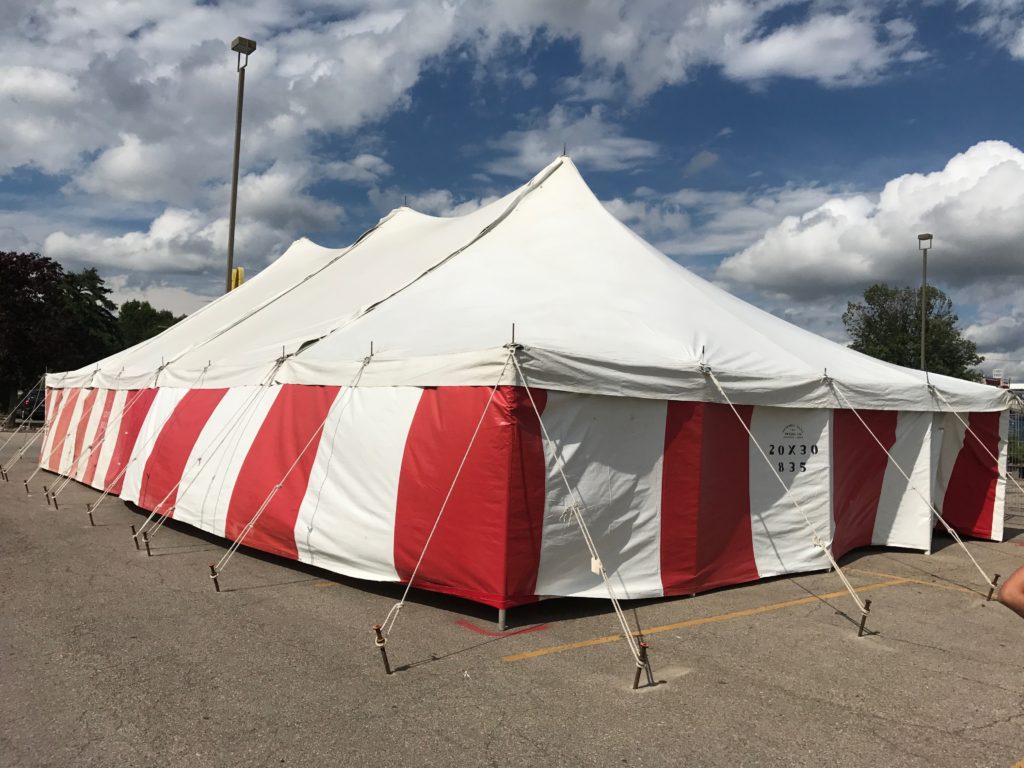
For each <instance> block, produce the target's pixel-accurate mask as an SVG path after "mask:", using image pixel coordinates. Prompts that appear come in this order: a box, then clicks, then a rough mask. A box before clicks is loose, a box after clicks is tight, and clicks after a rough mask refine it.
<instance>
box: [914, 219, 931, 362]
mask: <svg viewBox="0 0 1024 768" xmlns="http://www.w3.org/2000/svg"><path fill="white" fill-rule="evenodd" d="M931 247H932V234H931V232H924V233H922V234H920V235H918V236H917V248H918V250H919V251H921V370H922V371H924V375H925V378H928V368H927V367H926V365H927V362H928V361H927V360H926V358H925V353H924V347H925V343H926V341H927V333H928V249H929V248H931Z"/></svg>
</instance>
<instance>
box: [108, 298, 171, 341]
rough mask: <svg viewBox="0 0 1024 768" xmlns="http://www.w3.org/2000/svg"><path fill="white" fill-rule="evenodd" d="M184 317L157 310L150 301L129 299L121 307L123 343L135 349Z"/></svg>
mask: <svg viewBox="0 0 1024 768" xmlns="http://www.w3.org/2000/svg"><path fill="white" fill-rule="evenodd" d="M184 317H185V316H184V315H181V316H177V315H175V314H174V313H172V312H169V311H168V310H166V309H156V308H155V307H154V306H153V305H152V304H150V303H149V302H148V301H138V300H136V299H129V300H128V301H126V302H125V303H124V304H122V305H121V310H120V312H119V313H118V323H119V325H120V326H121V343H122V344H124V346H126V347H133V346H135V345H136V344H138V343H139V342H142V341H145V340H146V339H149V338H152V337H153V336H156V335H157V334H158V333H162V332H163V331H165V330H167V329H168V328H170V327H171V326H172V325H174V324H175V323H176V322H178V321H179V320H183V319H184Z"/></svg>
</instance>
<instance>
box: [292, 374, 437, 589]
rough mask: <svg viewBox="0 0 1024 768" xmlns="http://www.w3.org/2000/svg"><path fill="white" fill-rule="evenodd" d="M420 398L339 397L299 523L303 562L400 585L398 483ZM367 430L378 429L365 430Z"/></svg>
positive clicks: (399, 391) (369, 393)
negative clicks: (396, 545) (368, 426)
mask: <svg viewBox="0 0 1024 768" xmlns="http://www.w3.org/2000/svg"><path fill="white" fill-rule="evenodd" d="M422 392H423V391H422V390H420V389H416V388H414V387H392V388H386V389H385V388H379V389H348V388H343V389H342V390H341V391H340V392H339V394H338V397H337V399H336V400H335V401H334V404H333V406H332V407H331V411H330V415H329V417H328V419H327V422H326V423H325V424H324V429H323V434H322V436H321V439H320V443H319V446H318V449H317V455H316V460H315V461H314V463H313V468H312V470H311V472H310V475H309V484H308V485H307V487H306V494H305V496H304V498H303V500H302V504H301V506H300V507H299V513H298V517H297V519H296V521H295V545H296V549H297V550H298V554H299V559H300V560H301V561H303V562H305V563H310V564H312V565H318V566H321V567H324V568H329V569H330V570H332V571H338V572H341V573H345V574H348V575H350V576H355V577H357V578H360V579H368V580H372V581H397V580H398V573H397V572H396V570H395V553H394V537H395V510H396V507H397V500H398V479H399V475H400V471H401V467H402V456H403V455H404V453H405V439H406V435H408V433H409V426H410V425H411V424H412V419H413V416H414V414H415V413H416V406H417V405H418V404H419V401H420V396H421V395H422ZM367 423H372V424H373V425H374V428H373V429H370V430H368V429H365V428H364V425H365V424H367Z"/></svg>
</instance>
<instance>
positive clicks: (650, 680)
mask: <svg viewBox="0 0 1024 768" xmlns="http://www.w3.org/2000/svg"><path fill="white" fill-rule="evenodd" d="M638 645H639V646H640V661H639V662H637V665H636V670H635V671H634V673H633V690H634V691H635V690H636V689H637V688H639V687H640V673H641V672H645V673H646V674H647V685H648V687H653V686H654V672H652V671H651V660H650V659H649V658H647V648H648V647H649V646H648V645H647V643H645V642H644V641H643V640H641V641H640V642H639V643H638Z"/></svg>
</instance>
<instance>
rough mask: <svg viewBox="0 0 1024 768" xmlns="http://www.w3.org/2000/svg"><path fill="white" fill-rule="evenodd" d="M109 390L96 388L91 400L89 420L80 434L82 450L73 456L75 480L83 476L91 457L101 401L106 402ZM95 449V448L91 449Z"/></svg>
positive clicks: (101, 408) (100, 411) (98, 422)
mask: <svg viewBox="0 0 1024 768" xmlns="http://www.w3.org/2000/svg"><path fill="white" fill-rule="evenodd" d="M109 392H110V391H109V390H106V389H98V390H96V397H95V398H94V399H93V401H92V410H91V411H90V412H89V421H88V423H87V424H86V425H85V434H84V435H83V436H82V450H81V452H80V453H79V455H78V456H76V457H75V461H76V462H77V463H76V464H75V467H74V470H75V480H81V479H82V478H83V477H85V468H86V467H87V466H89V460H90V459H91V458H92V450H90V446H92V444H93V442H95V440H96V432H97V430H98V429H99V424H100V415H102V413H103V403H105V402H106V400H107V396H108V394H109ZM93 450H95V449H93Z"/></svg>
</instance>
